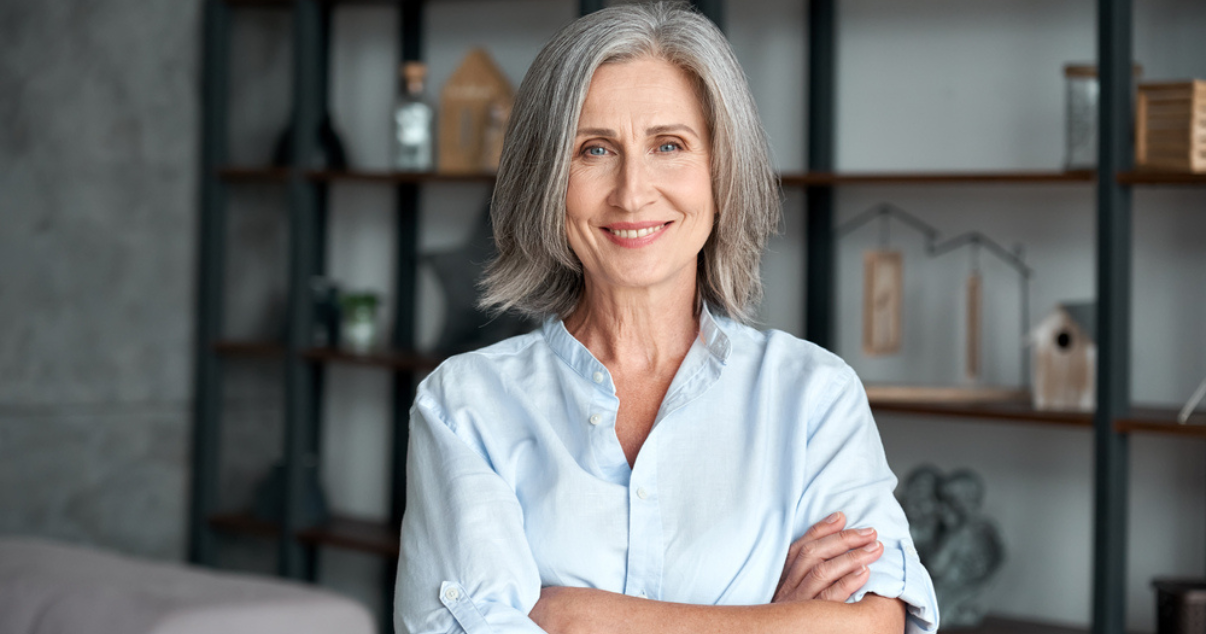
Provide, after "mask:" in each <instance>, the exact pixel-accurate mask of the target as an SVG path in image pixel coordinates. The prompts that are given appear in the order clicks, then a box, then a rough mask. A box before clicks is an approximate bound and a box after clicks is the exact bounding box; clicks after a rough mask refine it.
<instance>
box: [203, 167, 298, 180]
mask: <svg viewBox="0 0 1206 634" xmlns="http://www.w3.org/2000/svg"><path fill="white" fill-rule="evenodd" d="M218 178H221V179H222V180H224V181H226V182H228V183H283V182H285V181H287V180H289V168H287V167H220V168H218Z"/></svg>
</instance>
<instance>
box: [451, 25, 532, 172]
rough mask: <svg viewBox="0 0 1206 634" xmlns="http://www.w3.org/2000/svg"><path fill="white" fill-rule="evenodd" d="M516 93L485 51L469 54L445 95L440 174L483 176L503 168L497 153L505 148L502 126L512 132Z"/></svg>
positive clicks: (475, 50) (455, 73) (472, 51)
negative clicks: (510, 122)
mask: <svg viewBox="0 0 1206 634" xmlns="http://www.w3.org/2000/svg"><path fill="white" fill-rule="evenodd" d="M514 94H515V93H514V91H513V90H512V89H511V83H510V82H509V81H508V80H507V77H506V75H504V74H503V72H502V71H501V70H499V68H498V65H496V64H495V63H494V60H492V59H490V55H489V54H488V53H486V51H485V50H483V49H480V48H475V49H473V50H471V51H469V54H468V55H466V56H465V61H463V62H461V65H460V67H459V68H457V69H456V71H455V72H454V73H452V77H450V78H449V79H448V82H447V83H446V84H444V89H443V90H441V91H440V115H439V119H440V120H439V142H440V147H439V153H438V159H439V163H438V166H439V171H440V172H444V173H454V174H466V173H479V172H489V171H492V170H493V169H494V168H496V167H497V165H498V157H497V156H495V155H494V153H495V152H500V151H501V148H502V144H501V142H500V141H499V139H498V138H497V137H500V136H501V134H500V133H499V132H498V128H499V127H500V126H501V128H502V129H505V128H506V123H507V122H506V120H505V117H507V116H509V115H510V112H511V105H512V102H513V100H514ZM500 118H501V119H500ZM492 122H493V125H492Z"/></svg>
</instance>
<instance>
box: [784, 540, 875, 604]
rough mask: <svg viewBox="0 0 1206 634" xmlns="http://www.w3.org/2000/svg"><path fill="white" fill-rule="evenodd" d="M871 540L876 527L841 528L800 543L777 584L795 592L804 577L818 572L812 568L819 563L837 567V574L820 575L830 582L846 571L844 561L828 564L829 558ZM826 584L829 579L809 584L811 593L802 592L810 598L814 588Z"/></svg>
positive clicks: (831, 558)
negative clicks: (820, 583)
mask: <svg viewBox="0 0 1206 634" xmlns="http://www.w3.org/2000/svg"><path fill="white" fill-rule="evenodd" d="M873 543H875V529H872V528H861V529H850V530H844V531H841V532H838V533H835V534H833V535H828V536H826V537H822V538H821V539H818V540H814V541H810V542H806V543H804V544H802V545H801V547H800V550H799V552H798V553H797V555H796V558H795V559H793V560H792V561H790V562H788V566H787V570H786V573H785V574H784V575H783V579H782V582H781V583H780V584H779V589H780V591H781V594H793V593H796V592H797V588H798V587H799V586H800V584H802V583H803V582H804V580H805V578H807V577H808V576H809V575H813V576H817V575H816V572H815V570H816V568H817V567H821V568H822V571H824V570H827V569H836V574H831V575H829V574H824V575H822V578H823V579H825V580H827V581H828V582H830V583H832V582H833V581H836V580H837V579H838V578H839V577H841V575H843V574H845V570H844V568H845V567H846V564H842V563H840V562H835V563H832V564H830V563H828V562H830V560H833V559H834V558H837V557H841V556H843V555H845V554H847V553H849V552H851V551H854V550H857V549H860V548H863V547H864V546H867V545H869V544H873ZM827 585H828V583H826V584H824V585H818V584H812V591H811V594H809V593H808V592H805V594H806V595H808V596H807V597H806V598H809V599H811V598H813V596H815V594H816V592H819V591H820V590H821V589H823V588H824V587H825V586H827Z"/></svg>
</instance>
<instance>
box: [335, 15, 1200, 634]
mask: <svg viewBox="0 0 1206 634" xmlns="http://www.w3.org/2000/svg"><path fill="white" fill-rule="evenodd" d="M804 4H805V3H803V2H799V1H796V0H748V1H745V2H742V3H740V8H738V5H737V4H736V3H730V5H729V9H728V21H729V24H728V31H729V34H730V37H731V39H732V42H733V46H734V49H735V50H736V52H737V55H738V57H739V58H740V59H741V60H742V63H743V64H744V66H745V70H746V72H747V74H748V76H749V78H750V83H751V86H752V89H753V91H754V94H755V96H756V98H757V99H758V102H759V107H760V110H761V112H762V115H763V118H764V122H765V125H766V127H767V130H768V131H769V132H770V136H771V138H772V139H773V140H774V143H775V147H774V151H775V160H776V164H777V165H778V167H779V168H780V169H782V170H784V171H798V170H802V169H804V168H805V165H804V158H803V157H804V149H803V144H804V142H805V135H804V130H803V121H804V113H803V112H802V110H803V108H804V103H805V102H804V99H805V97H804V94H805V77H804V60H805V55H806V51H805V49H806V41H805V35H804V31H805V17H804V16H805V12H804V9H803V6H804ZM1136 4H1137V5H1139V6H1138V7H1137V10H1136V19H1137V21H1138V23H1137V28H1136V57H1137V59H1138V60H1139V61H1140V62H1141V63H1143V64H1144V66H1145V71H1146V73H1145V75H1146V76H1147V77H1149V78H1181V77H1189V76H1196V77H1206V38H1201V37H1200V34H1201V32H1202V30H1203V29H1206V5H1202V4H1201V3H1192V4H1194V5H1195V6H1190V5H1191V3H1188V2H1177V1H1175V0H1159V1H1157V0H1145V1H1141V2H1137V3H1136ZM576 6H577V3H576V2H571V1H568V0H508V1H506V2H498V1H485V0H463V1H457V2H446V3H431V5H430V8H429V14H428V16H427V25H426V27H427V29H428V33H429V35H428V39H427V41H426V43H425V51H424V55H425V57H426V59H427V60H428V61H429V68H430V79H431V81H430V84H429V86H430V87H434V88H435V89H437V90H438V87H439V86H441V85H443V82H444V80H445V79H446V78H447V77H448V75H449V74H450V73H451V71H452V70H453V69H454V68H455V66H456V65H457V64H458V63H459V61H460V58H461V57H462V56H463V55H464V53H465V52H466V50H467V49H468V48H469V47H470V46H473V45H484V46H485V47H486V48H487V49H488V50H489V51H490V52H491V54H492V55H494V57H495V58H496V59H497V60H498V62H499V63H500V65H501V66H502V68H503V69H504V70H505V71H506V72H507V74H508V75H509V76H510V77H511V79H512V81H513V82H514V83H515V84H516V85H518V83H519V80H520V79H521V77H522V75H523V72H524V70H525V68H526V67H527V65H528V63H530V61H531V60H532V59H533V58H534V56H535V54H536V52H537V50H538V48H539V46H540V44H541V43H543V41H544V40H545V39H546V38H548V37H549V36H550V35H551V34H552V33H553V32H554V31H555V30H556V29H557V28H558V27H560V26H561V25H563V24H564V23H566V22H568V21H569V20H571V19H572V18H573V17H574V12H575V11H576ZM1093 11H1094V9H1093V5H1092V4H1091V3H1068V2H1062V3H1051V2H1043V1H1041V0H1015V1H1011V2H1007V3H999V2H998V3H968V2H959V1H958V0H925V1H922V2H910V3H898V2H891V1H890V0H847V1H845V2H842V3H841V4H840V11H839V16H840V36H839V71H838V77H839V80H838V95H837V98H838V113H839V114H838V148H839V149H838V154H837V157H838V167H839V168H841V169H843V170H852V171H857V170H906V171H917V170H958V169H983V170H990V169H999V170H1010V169H1032V170H1038V169H1058V168H1059V167H1060V166H1061V164H1062V160H1063V78H1062V70H1061V69H1062V66H1063V64H1064V63H1066V62H1074V61H1086V60H1092V59H1093V58H1094V55H1095V52H1094V51H1095V48H1094V47H1095V45H1094V15H1093ZM395 31H396V18H395V14H394V13H393V12H392V11H390V10H388V9H382V8H371V7H345V8H340V9H339V10H338V12H337V18H336V35H335V48H334V60H333V66H332V70H333V73H334V74H333V83H332V108H333V113H334V115H335V119H336V123H337V125H338V126H339V128H340V129H341V131H342V133H343V135H344V139H345V142H346V144H347V146H348V147H349V152H350V156H351V160H352V161H353V163H354V165H356V166H359V167H366V168H373V167H376V168H383V167H384V166H385V164H386V157H387V143H386V140H387V132H388V123H387V122H388V110H389V107H390V102H391V100H392V95H393V91H394V80H393V77H394V66H395V60H396V59H397V57H398V56H397V49H396V42H395ZM433 92H434V91H433ZM487 196H488V188H487V187H486V186H463V185H435V186H427V187H426V188H425V190H424V192H423V209H424V214H423V217H422V228H423V229H422V230H423V236H422V241H421V242H422V248H423V249H425V250H431V249H440V248H445V247H449V246H453V245H455V244H457V243H458V241H459V240H461V239H462V238H463V237H464V236H465V235H466V233H467V231H468V228H469V225H470V223H471V222H472V221H473V220H474V219H475V218H476V217H477V215H478V214H480V212H481V209H482V207H483V205H484V202H485V200H486V197H487ZM837 202H838V210H839V220H840V219H845V218H849V217H850V216H852V215H854V214H856V213H858V212H860V211H862V210H864V209H866V208H868V207H870V206H872V205H874V204H876V203H878V202H892V203H894V204H897V205H899V206H901V207H903V208H905V209H907V210H909V211H911V212H913V213H915V214H917V215H919V216H921V217H922V218H924V219H925V220H926V221H927V222H929V223H931V224H933V225H935V226H937V227H938V228H940V229H941V230H942V231H943V233H944V234H945V235H954V234H956V233H959V232H962V231H966V230H973V229H975V230H980V231H983V232H985V233H987V234H989V235H990V236H992V237H994V238H995V239H997V240H998V241H1000V242H1001V243H1003V244H1005V245H1007V246H1011V245H1013V244H1014V243H1020V244H1022V245H1024V247H1025V249H1026V254H1027V256H1026V257H1027V261H1028V262H1029V263H1030V265H1031V266H1033V267H1034V269H1035V271H1036V273H1035V277H1034V281H1033V284H1032V286H1031V301H1032V304H1031V307H1032V308H1031V314H1030V318H1031V319H1032V320H1037V319H1038V318H1040V317H1042V316H1043V315H1044V314H1046V312H1047V311H1048V310H1050V308H1051V307H1052V306H1053V305H1054V304H1055V303H1056V302H1057V301H1061V300H1076V299H1088V298H1092V296H1093V294H1094V275H1095V265H1094V249H1095V243H1094V237H1093V233H1094V223H1095V220H1094V192H1093V188H1092V187H1091V186H1089V185H1078V184H1070V185H1069V184H1065V185H1047V186H1035V185H1022V186H934V187H930V186H859V187H844V188H842V189H840V190H839V191H838V196H837ZM332 204H333V210H334V211H333V214H332V222H333V226H332V231H333V235H332V241H331V245H330V258H331V259H330V263H331V272H332V274H333V275H335V276H336V277H338V278H340V279H341V280H343V281H345V282H346V283H348V284H350V285H353V286H357V287H363V288H372V289H376V290H379V291H383V292H388V290H389V289H390V288H391V287H392V277H391V275H392V270H393V258H394V254H393V247H392V244H391V242H392V235H393V211H392V209H393V202H392V194H391V192H390V191H389V189H388V188H382V187H375V186H363V185H338V186H336V187H335V188H334V191H333V201H332ZM1204 206H1206V192H1204V191H1203V190H1201V189H1200V188H1199V189H1184V190H1179V189H1147V188H1145V189H1140V190H1138V191H1137V192H1136V194H1135V263H1136V264H1135V278H1134V282H1135V291H1134V294H1135V306H1136V308H1135V311H1134V332H1135V335H1134V369H1133V376H1134V396H1135V399H1136V400H1137V401H1140V402H1144V403H1165V404H1173V403H1177V402H1179V401H1182V400H1184V399H1185V398H1186V397H1187V396H1188V394H1189V392H1190V391H1191V390H1192V388H1193V387H1194V385H1196V383H1197V381H1199V380H1200V379H1201V378H1202V377H1203V376H1206V355H1204V354H1203V353H1204V352H1206V345H1204V344H1203V342H1204V341H1206V284H1203V281H1204V277H1206V248H1203V247H1202V240H1201V237H1202V236H1203V235H1206V214H1203V213H1202V211H1203V207H1204ZM785 211H786V225H785V233H784V235H782V236H780V237H778V238H776V239H775V240H774V241H773V243H772V245H771V248H770V252H769V253H768V254H767V257H766V260H765V266H764V273H765V279H766V282H767V285H768V290H769V291H770V292H769V293H768V295H767V300H766V301H765V302H764V305H763V307H762V310H761V316H762V319H763V321H764V323H765V324H766V325H768V326H772V327H777V328H782V329H785V330H789V331H791V332H795V333H801V332H802V330H803V328H802V325H803V315H802V303H803V291H804V289H803V282H804V276H803V267H804V264H803V262H804V257H803V256H804V254H803V238H804V236H803V228H802V224H803V196H802V194H801V192H799V191H795V190H789V191H787V192H786V209H785ZM892 235H893V244H894V246H896V247H898V248H900V249H901V250H903V251H904V252H905V254H906V255H905V257H906V262H905V270H906V273H905V275H906V287H907V294H906V320H907V321H906V331H905V345H904V350H903V352H902V354H901V355H900V356H898V357H893V358H887V359H875V360H871V359H867V358H864V357H863V356H862V355H861V352H860V345H859V339H858V337H859V334H858V332H859V324H860V319H861V312H860V311H861V308H860V305H861V304H860V302H861V257H862V256H861V254H862V251H863V250H864V249H867V248H874V246H875V245H876V244H877V240H878V232H877V231H876V229H875V228H874V227H867V228H866V229H864V230H862V231H859V232H856V233H854V234H851V235H850V236H849V237H848V238H847V239H845V240H844V241H843V242H842V244H841V254H840V258H839V267H840V270H839V288H841V289H842V291H841V297H840V301H839V306H838V318H839V319H838V321H839V346H840V351H841V352H843V353H844V354H845V355H846V358H847V360H848V361H849V362H850V363H851V364H852V365H854V367H855V368H856V369H857V370H858V371H859V372H860V373H861V375H862V376H863V377H864V380H866V381H869V382H876V381H879V382H887V381H894V382H902V381H904V380H905V379H906V377H907V378H908V380H910V381H912V382H925V383H933V384H948V383H957V382H959V381H960V380H961V379H960V374H959V365H958V364H959V359H960V358H961V357H960V354H961V345H962V344H961V343H960V340H961V339H960V337H961V330H960V329H961V328H962V326H961V323H962V322H961V313H960V311H961V310H962V309H961V307H960V306H961V304H960V300H961V292H962V291H961V289H962V284H963V280H964V279H965V277H966V275H967V272H968V266H969V265H968V257H967V255H966V254H951V255H948V256H946V257H944V258H941V259H938V260H926V259H925V258H924V256H923V254H922V251H921V248H922V243H921V241H920V239H919V238H918V236H916V235H910V234H909V233H907V232H906V230H905V229H903V228H900V226H899V225H897V226H896V227H894V230H893V234H892ZM981 260H982V262H983V275H984V284H985V302H986V305H985V310H984V315H985V322H984V328H985V349H984V358H985V368H984V380H985V382H988V383H994V384H1004V385H1013V384H1017V383H1018V382H1019V381H1020V380H1021V379H1020V377H1021V376H1022V372H1021V365H1020V364H1021V354H1020V341H1019V335H1018V332H1019V329H1020V323H1019V322H1020V316H1019V309H1018V301H1019V289H1018V284H1017V280H1016V277H1015V276H1014V275H1013V273H1012V271H1011V270H1009V269H1007V268H1005V267H1004V266H1002V265H999V264H998V263H996V262H995V261H994V260H993V259H992V258H991V257H990V256H988V255H987V254H985V255H983V256H982V258H981ZM421 296H422V301H421V309H422V310H421V314H420V320H419V328H420V339H421V341H423V342H425V343H431V342H432V341H434V338H435V336H437V335H438V328H439V323H440V321H441V315H442V311H443V307H442V300H441V297H440V295H439V291H438V289H437V288H436V287H435V285H434V283H433V282H432V279H431V277H430V274H429V273H425V274H424V277H423V279H422V284H421ZM387 310H392V306H390V307H387ZM387 318H388V315H387ZM329 376H330V380H329V390H328V395H327V400H326V411H325V412H324V425H325V434H326V436H325V438H326V444H325V447H324V469H325V474H324V476H325V478H326V481H327V486H328V488H329V493H330V495H331V497H332V499H333V503H334V505H335V506H336V508H337V509H338V510H340V511H342V512H345V513H352V514H357V515H364V516H373V517H383V516H384V514H385V512H386V508H387V501H386V496H387V489H386V486H385V485H386V478H387V474H388V464H387V461H388V454H387V451H388V449H387V448H388V446H389V443H388V439H389V424H388V420H389V407H390V405H389V403H390V399H389V393H388V390H389V386H388V377H387V376H386V374H385V373H382V372H379V371H376V370H366V369H349V368H342V367H333V368H332V369H331V370H330V372H329ZM880 427H881V430H882V434H883V438H884V442H885V446H886V448H887V451H888V454H889V459H890V460H891V462H892V464H893V467H894V468H895V470H896V472H897V473H898V474H900V475H904V474H905V473H907V472H908V471H909V470H910V469H912V468H913V467H914V466H916V465H917V464H920V463H924V462H930V463H934V464H937V465H939V466H940V467H943V468H954V467H960V466H970V467H972V468H974V469H976V470H978V471H979V472H981V473H982V474H983V475H984V476H985V478H986V479H987V482H988V487H989V488H988V497H987V501H986V505H987V512H988V513H989V514H990V515H992V516H993V517H995V518H997V519H998V521H999V523H1000V525H1001V529H1002V531H1003V533H1004V538H1005V542H1006V544H1007V545H1008V547H1009V560H1008V562H1007V564H1006V566H1005V569H1004V571H1003V572H1002V574H1001V575H1000V577H999V579H998V581H997V583H996V585H995V588H994V593H993V596H992V597H991V599H990V600H989V601H990V607H991V609H992V610H993V611H995V612H998V613H1002V614H1008V615H1016V616H1025V617H1031V618H1039V619H1045V620H1051V621H1058V622H1067V623H1072V624H1084V623H1087V622H1088V620H1089V612H1090V602H1091V581H1092V578H1091V575H1092V565H1091V560H1092V556H1091V547H1092V524H1093V521H1092V496H1093V488H1092V467H1093V456H1092V437H1091V435H1090V434H1089V433H1088V432H1086V431H1082V430H1064V429H1050V428H1046V427H1039V426H1026V425H1010V424H1001V423H988V422H982V421H951V420H938V421H928V420H924V419H920V418H911V417H899V416H883V417H881V420H880ZM1203 450H1206V447H1204V446H1203V445H1202V443H1200V442H1196V441H1195V442H1182V441H1176V440H1169V439H1164V438H1148V437H1139V438H1136V439H1135V440H1134V441H1133V442H1132V464H1131V473H1132V477H1131V482H1132V487H1131V498H1132V501H1131V539H1130V541H1131V556H1130V563H1129V570H1130V572H1129V575H1130V583H1129V596H1128V614H1129V619H1128V621H1129V627H1130V628H1131V629H1134V630H1138V631H1142V630H1152V629H1154V613H1153V603H1154V598H1153V596H1152V592H1151V590H1150V588H1149V581H1150V578H1151V577H1153V576H1157V575H1173V574H1188V575H1194V574H1197V575H1200V574H1201V573H1202V571H1203V570H1202V569H1203V562H1204V561H1206V547H1204V543H1203V542H1204V539H1203V536H1204V535H1206V491H1204V490H1203V489H1204V488H1206V466H1204V463H1206V461H1204V460H1203ZM324 556H325V557H326V558H327V561H328V562H329V567H328V569H329V570H344V569H351V568H355V567H356V566H358V565H360V564H357V563H355V561H356V560H355V558H354V557H353V556H350V555H349V556H346V557H344V558H343V559H341V555H339V554H337V553H329V554H326V555H324ZM341 578H346V575H345V576H344V577H341ZM376 582H377V579H376V578H375V577H373V576H371V575H370V576H369V577H368V578H367V579H365V581H364V582H363V584H361V585H360V586H359V587H358V588H351V589H352V590H354V591H357V592H358V593H360V592H363V593H364V594H365V596H367V597H369V598H371V597H372V596H374V594H373V592H374V591H373V590H372V588H373V587H375V585H374V584H376ZM342 583H347V584H349V585H350V586H355V585H356V582H349V581H343V582H342Z"/></svg>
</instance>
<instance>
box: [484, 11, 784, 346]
mask: <svg viewBox="0 0 1206 634" xmlns="http://www.w3.org/2000/svg"><path fill="white" fill-rule="evenodd" d="M644 57H652V58H655V59H662V60H666V61H668V62H670V63H672V64H675V65H676V66H678V67H680V68H682V69H683V70H685V71H686V72H688V73H689V74H690V75H692V76H693V77H694V78H695V80H696V82H697V84H698V87H699V93H700V97H701V99H702V101H703V104H702V106H703V110H704V116H705V118H706V120H707V122H708V128H709V132H710V135H709V136H710V137H711V139H712V148H711V154H712V165H711V170H712V195H713V197H714V199H715V201H716V226H715V228H714V229H713V231H712V234H711V235H710V236H709V237H708V240H707V243H706V244H705V245H704V248H703V251H702V252H701V253H700V257H699V274H698V278H697V295H698V297H699V298H700V299H703V300H704V301H706V302H708V304H709V306H710V307H711V308H712V310H714V311H715V312H718V313H720V314H723V315H727V316H728V317H730V318H733V319H735V320H738V321H743V322H748V321H749V320H750V318H751V312H752V310H753V308H754V306H755V305H756V304H757V302H758V301H759V300H760V299H761V297H762V281H761V277H760V275H759V269H758V265H759V262H760V261H761V259H762V250H763V248H764V247H765V246H766V240H767V238H768V237H769V236H770V234H772V233H773V232H774V231H775V230H776V228H777V227H778V223H779V218H780V213H781V211H780V200H779V186H778V180H777V178H776V176H775V173H774V171H773V170H772V169H771V165H770V157H769V147H768V144H767V140H766V134H765V132H763V130H762V125H761V123H760V122H759V120H758V112H757V108H756V107H755V105H754V99H753V96H752V95H751V94H750V91H749V87H748V85H747V84H746V80H745V74H744V73H743V72H742V71H741V67H740V66H739V65H738V64H737V58H736V56H734V55H733V51H732V49H730V48H729V44H728V41H726V40H725V37H724V35H723V34H722V33H721V32H720V30H719V29H717V28H716V26H715V25H714V24H712V23H711V22H710V21H708V20H707V19H706V18H704V17H703V16H701V15H699V14H698V13H695V12H694V11H692V10H689V9H686V8H684V7H683V6H682V5H680V4H677V3H660V2H659V3H656V4H651V5H624V6H619V7H612V8H609V9H604V10H602V11H597V12H595V13H592V14H590V15H587V16H585V17H583V18H581V19H579V20H577V21H575V22H573V23H572V24H570V25H569V26H567V27H565V28H564V29H562V30H561V31H560V32H559V33H557V35H555V36H554V37H553V39H552V40H550V41H549V43H548V44H546V45H545V46H544V48H543V49H541V51H540V53H539V54H538V55H537V56H536V60H535V61H534V62H533V63H532V67H531V68H530V69H528V73H527V75H526V76H525V77H524V79H523V83H522V84H520V86H519V93H518V95H517V96H516V99H515V107H514V110H513V111H512V115H511V123H510V126H509V127H508V129H507V135H506V139H505V141H504V144H503V152H502V161H501V163H500V164H499V167H498V180H497V182H496V184H495V186H494V198H493V201H492V205H491V211H490V217H491V221H492V223H493V226H494V241H495V244H496V246H497V248H498V255H497V257H496V258H495V259H494V260H493V261H492V262H491V263H490V264H489V266H488V267H487V269H486V275H485V277H484V278H483V280H482V283H481V286H482V290H483V291H484V292H483V296H482V298H481V301H480V305H481V306H482V307H483V308H485V309H488V310H492V311H494V312H496V313H501V312H504V311H507V310H516V311H518V312H520V313H523V314H526V315H529V316H535V317H543V316H547V315H550V314H553V315H559V316H561V317H566V316H568V315H569V314H570V313H571V312H572V311H573V310H574V308H575V307H576V306H577V305H578V302H579V301H580V300H581V298H582V292H583V288H584V282H583V272H582V264H581V262H579V260H578V258H577V256H575V255H574V253H573V251H572V250H570V246H569V238H568V236H567V235H566V226H565V198H566V190H567V187H568V183H569V166H570V160H571V157H572V154H573V146H574V138H575V136H576V133H575V132H576V130H577V128H578V115H579V113H580V112H581V110H582V104H583V102H584V101H585V100H586V93H587V90H588V89H589V88H590V82H591V78H592V77H593V76H594V73H595V70H596V69H597V68H598V67H599V66H600V65H602V64H607V63H613V62H623V61H628V60H633V59H638V58H644Z"/></svg>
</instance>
